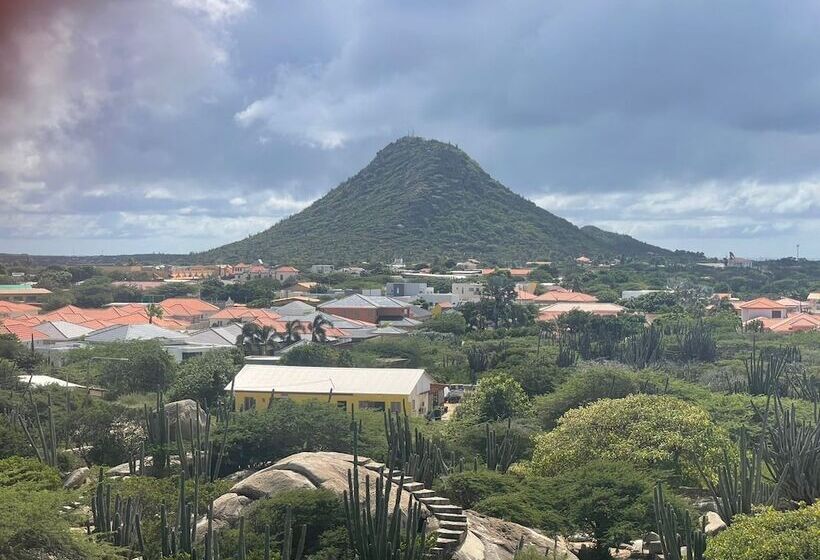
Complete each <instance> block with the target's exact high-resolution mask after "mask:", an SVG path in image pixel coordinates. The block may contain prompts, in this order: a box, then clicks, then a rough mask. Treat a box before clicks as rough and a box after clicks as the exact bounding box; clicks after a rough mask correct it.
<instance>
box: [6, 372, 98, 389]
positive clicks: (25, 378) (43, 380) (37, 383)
mask: <svg viewBox="0 0 820 560" xmlns="http://www.w3.org/2000/svg"><path fill="white" fill-rule="evenodd" d="M18 379H19V380H20V383H23V384H26V385H27V384H29V383H31V386H32V387H45V386H46V385H60V386H61V387H70V388H72V389H85V387H83V386H82V385H77V384H76V383H71V382H70V381H66V380H65V379H57V378H56V377H51V376H50V375H19V376H18Z"/></svg>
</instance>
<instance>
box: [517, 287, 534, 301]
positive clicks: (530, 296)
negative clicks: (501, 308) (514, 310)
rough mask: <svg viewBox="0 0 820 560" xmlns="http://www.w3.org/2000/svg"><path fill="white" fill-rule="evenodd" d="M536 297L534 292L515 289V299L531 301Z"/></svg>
mask: <svg viewBox="0 0 820 560" xmlns="http://www.w3.org/2000/svg"><path fill="white" fill-rule="evenodd" d="M535 298H536V296H535V294H531V293H529V292H525V291H524V290H516V291H515V299H516V300H518V301H532V300H534V299H535Z"/></svg>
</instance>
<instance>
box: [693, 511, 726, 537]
mask: <svg viewBox="0 0 820 560" xmlns="http://www.w3.org/2000/svg"><path fill="white" fill-rule="evenodd" d="M698 522H699V523H704V522H705V524H706V527H705V528H704V532H705V533H706V535H707V536H709V537H712V536H714V535H717V534H718V533H720V532H721V531H723V530H724V529H726V523H725V522H724V521H723V519H721V517H720V515H718V514H717V513H715V512H714V511H707V512H706V513H705V514H704V515H703V516H701V518H700V519H699V520H698Z"/></svg>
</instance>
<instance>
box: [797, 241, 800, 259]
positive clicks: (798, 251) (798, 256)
mask: <svg viewBox="0 0 820 560" xmlns="http://www.w3.org/2000/svg"><path fill="white" fill-rule="evenodd" d="M797 258H798V259H799V258H800V243H798V244H797Z"/></svg>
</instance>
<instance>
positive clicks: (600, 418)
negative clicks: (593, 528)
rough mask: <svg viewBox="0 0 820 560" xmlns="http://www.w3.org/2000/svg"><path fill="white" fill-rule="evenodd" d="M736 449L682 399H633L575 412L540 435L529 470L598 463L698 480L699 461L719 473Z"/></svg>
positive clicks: (543, 472)
mask: <svg viewBox="0 0 820 560" xmlns="http://www.w3.org/2000/svg"><path fill="white" fill-rule="evenodd" d="M724 449H727V450H728V449H731V443H730V440H729V437H728V435H727V434H726V432H725V431H724V430H722V429H720V428H719V427H718V426H716V425H715V424H714V422H712V420H711V418H710V417H709V413H708V412H706V411H705V410H703V409H702V408H700V407H697V406H695V405H692V404H688V403H686V402H684V401H682V400H680V399H676V398H673V397H668V396H657V395H631V396H628V397H625V398H623V399H602V400H600V401H597V402H595V403H592V404H589V405H586V406H584V407H581V408H578V409H574V410H570V411H568V412H567V413H566V414H564V416H562V417H561V419H560V420H559V421H558V426H557V427H556V428H555V429H554V430H553V431H552V432H548V433H545V434H541V435H539V436H536V442H535V450H534V451H533V457H532V462H531V463H530V465H529V468H530V471H531V472H532V473H535V474H541V475H555V474H559V473H561V472H565V471H566V470H568V469H572V468H577V467H578V466H579V465H583V464H584V463H587V462H590V461H593V460H595V459H603V460H610V461H611V460H619V461H626V462H628V463H631V464H633V465H636V466H640V467H650V468H654V469H658V470H662V471H667V472H669V473H670V474H672V475H673V477H675V478H676V479H679V480H680V481H684V482H697V481H698V480H699V475H698V470H697V465H696V461H699V462H700V464H702V465H703V467H704V468H705V469H706V471H707V472H714V470H715V469H716V467H717V465H718V464H720V463H721V461H722V458H723V450H724Z"/></svg>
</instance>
